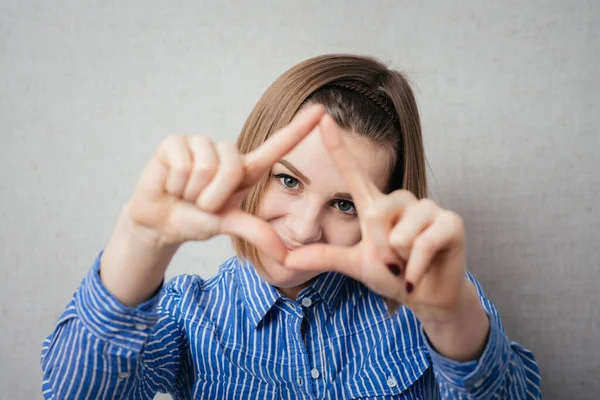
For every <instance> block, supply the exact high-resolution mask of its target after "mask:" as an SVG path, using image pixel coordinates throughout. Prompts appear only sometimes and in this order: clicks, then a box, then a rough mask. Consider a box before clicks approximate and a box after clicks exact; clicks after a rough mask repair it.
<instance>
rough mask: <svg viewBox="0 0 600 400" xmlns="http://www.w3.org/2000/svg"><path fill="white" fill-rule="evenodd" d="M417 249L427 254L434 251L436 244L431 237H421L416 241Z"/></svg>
mask: <svg viewBox="0 0 600 400" xmlns="http://www.w3.org/2000/svg"><path fill="white" fill-rule="evenodd" d="M415 247H417V248H419V249H420V250H421V251H423V252H426V253H427V252H430V251H432V250H433V249H434V247H435V243H434V241H433V240H432V239H431V238H430V237H429V236H420V237H419V238H418V239H417V240H415Z"/></svg>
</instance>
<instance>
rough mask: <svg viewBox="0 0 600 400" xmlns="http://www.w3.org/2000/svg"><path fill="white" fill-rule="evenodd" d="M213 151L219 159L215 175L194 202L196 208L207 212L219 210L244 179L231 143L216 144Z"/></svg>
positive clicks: (234, 148) (240, 160)
mask: <svg viewBox="0 0 600 400" xmlns="http://www.w3.org/2000/svg"><path fill="white" fill-rule="evenodd" d="M215 150H216V151H217V157H218V159H219V167H218V169H217V173H216V174H215V176H214V177H213V179H212V180H211V181H210V183H209V184H208V185H207V186H206V188H204V190H203V191H202V193H200V196H199V197H198V199H197V200H196V204H197V205H198V207H199V208H200V209H202V210H205V211H208V212H216V211H217V210H219V209H220V208H221V207H222V206H223V204H225V203H226V202H227V200H229V198H230V197H231V195H232V194H233V192H234V191H235V190H236V189H237V188H238V187H239V185H240V183H241V182H242V179H243V177H244V171H243V166H242V157H241V156H240V154H239V153H238V151H237V148H236V147H235V145H234V144H233V143H227V142H221V143H217V144H216V146H215Z"/></svg>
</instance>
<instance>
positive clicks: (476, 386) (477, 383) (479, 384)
mask: <svg viewBox="0 0 600 400" xmlns="http://www.w3.org/2000/svg"><path fill="white" fill-rule="evenodd" d="M483 381H484V380H483V379H480V380H478V381H477V382H475V383H474V384H473V387H474V388H475V389H477V388H478V387H480V386H481V385H483Z"/></svg>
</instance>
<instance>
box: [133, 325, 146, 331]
mask: <svg viewBox="0 0 600 400" xmlns="http://www.w3.org/2000/svg"><path fill="white" fill-rule="evenodd" d="M135 329H137V330H138V331H145V330H146V329H148V325H146V324H135Z"/></svg>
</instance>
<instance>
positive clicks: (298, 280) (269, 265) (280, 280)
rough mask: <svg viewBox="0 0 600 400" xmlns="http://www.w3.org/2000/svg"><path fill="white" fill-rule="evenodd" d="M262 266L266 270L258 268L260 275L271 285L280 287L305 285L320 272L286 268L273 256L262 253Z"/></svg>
mask: <svg viewBox="0 0 600 400" xmlns="http://www.w3.org/2000/svg"><path fill="white" fill-rule="evenodd" d="M261 260H262V266H263V269H264V270H265V271H266V273H267V274H265V272H263V271H261V270H260V268H256V270H257V271H258V274H259V275H260V277H261V278H262V279H263V280H264V281H266V282H268V283H269V284H270V285H273V286H276V287H278V288H293V287H296V286H300V285H303V284H305V283H307V282H308V281H310V280H311V279H313V278H314V277H315V276H317V275H319V273H317V272H314V271H298V270H292V269H289V268H285V267H284V266H282V265H281V264H279V263H278V262H277V261H275V260H274V259H272V258H271V257H267V256H264V255H261Z"/></svg>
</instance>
